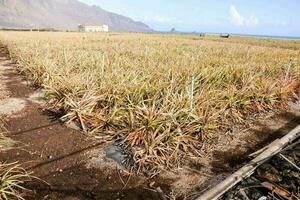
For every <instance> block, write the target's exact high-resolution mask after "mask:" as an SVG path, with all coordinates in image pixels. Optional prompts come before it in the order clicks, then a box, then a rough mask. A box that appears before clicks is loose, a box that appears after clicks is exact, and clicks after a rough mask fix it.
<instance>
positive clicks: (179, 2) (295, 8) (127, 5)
mask: <svg viewBox="0 0 300 200" xmlns="http://www.w3.org/2000/svg"><path fill="white" fill-rule="evenodd" d="M80 1H82V2H84V3H87V4H89V5H97V6H100V7H101V8H103V9H105V10H108V11H111V12H115V13H118V14H121V15H125V16H128V17H131V18H132V19H134V20H136V21H142V22H144V23H146V24H147V25H149V26H150V27H151V28H152V29H154V30H156V31H169V30H171V29H172V28H173V27H174V28H176V30H178V31H182V32H193V31H197V32H215V33H239V34H255V35H271V36H296V37H299V36H300V0H150V1H149V0H148V1H141V0H80Z"/></svg>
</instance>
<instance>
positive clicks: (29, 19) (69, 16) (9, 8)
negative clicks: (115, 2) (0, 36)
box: [0, 0, 152, 32]
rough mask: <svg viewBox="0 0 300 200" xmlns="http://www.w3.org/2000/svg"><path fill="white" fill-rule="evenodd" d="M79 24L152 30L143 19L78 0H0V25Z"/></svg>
mask: <svg viewBox="0 0 300 200" xmlns="http://www.w3.org/2000/svg"><path fill="white" fill-rule="evenodd" d="M80 23H93V24H102V23H104V24H107V25H109V27H110V30H112V31H128V32H150V31H152V30H151V28H149V27H148V26H147V25H146V24H143V23H142V22H136V21H134V20H132V19H130V18H128V17H125V16H122V15H118V14H115V13H111V12H108V11H106V10H104V9H102V8H100V7H98V6H89V5H86V4H84V3H81V2H79V1H77V0H0V27H5V28H55V29H71V30H75V29H76V28H77V26H78V24H80Z"/></svg>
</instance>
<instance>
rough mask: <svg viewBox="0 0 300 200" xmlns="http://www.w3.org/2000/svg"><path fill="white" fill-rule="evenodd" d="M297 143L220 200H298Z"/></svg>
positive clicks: (299, 154) (299, 159)
mask: <svg viewBox="0 0 300 200" xmlns="http://www.w3.org/2000/svg"><path fill="white" fill-rule="evenodd" d="M299 142H300V141H299V140H298V141H296V142H295V145H292V146H291V148H290V149H287V150H285V151H283V152H281V153H280V154H278V155H276V156H275V157H273V158H272V159H271V160H270V161H269V162H267V163H265V164H263V165H262V166H261V167H259V168H258V169H257V171H256V173H255V174H254V175H253V176H251V177H250V178H248V179H246V180H244V181H243V182H242V183H241V184H240V185H238V186H237V187H235V188H233V189H232V190H231V191H229V192H228V193H227V194H226V195H224V196H223V198H222V200H281V199H288V200H299V199H300V144H299Z"/></svg>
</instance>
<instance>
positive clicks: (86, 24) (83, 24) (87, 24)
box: [79, 23, 106, 27]
mask: <svg viewBox="0 0 300 200" xmlns="http://www.w3.org/2000/svg"><path fill="white" fill-rule="evenodd" d="M103 25H106V24H101V23H99V24H96V23H82V24H79V26H81V27H84V26H103Z"/></svg>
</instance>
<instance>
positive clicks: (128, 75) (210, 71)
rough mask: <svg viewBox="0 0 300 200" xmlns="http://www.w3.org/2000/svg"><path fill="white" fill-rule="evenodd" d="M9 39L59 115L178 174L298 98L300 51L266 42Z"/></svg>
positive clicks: (58, 36) (141, 37) (139, 159)
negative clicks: (215, 141) (220, 138)
mask: <svg viewBox="0 0 300 200" xmlns="http://www.w3.org/2000/svg"><path fill="white" fill-rule="evenodd" d="M0 36H1V38H2V42H4V43H5V44H7V45H8V47H9V50H10V53H11V55H12V57H13V59H15V60H16V61H17V63H18V66H19V69H20V71H22V72H23V73H24V74H25V75H26V76H27V77H28V78H29V79H30V80H32V81H33V82H34V84H36V85H42V86H43V87H44V88H46V90H47V97H48V100H49V107H50V108H52V109H54V110H56V111H63V112H64V113H65V116H64V117H63V119H64V120H65V121H75V122H77V123H78V124H80V125H81V126H82V128H83V130H85V131H86V132H89V133H91V134H97V133H106V134H109V135H113V136H119V137H120V136H121V137H122V138H124V140H125V141H126V144H127V145H128V148H129V149H131V151H132V155H133V159H134V160H135V162H136V163H137V164H138V165H139V166H140V167H143V168H144V169H153V167H154V168H156V167H157V166H160V165H164V166H169V167H171V166H173V164H175V163H177V162H178V160H179V159H180V158H181V156H183V155H184V156H188V155H197V153H199V147H200V146H201V144H202V143H203V142H204V141H205V140H207V139H209V138H211V137H212V135H214V134H218V132H220V131H225V130H228V129H230V128H231V127H232V126H233V125H234V124H236V123H243V122H245V119H246V118H247V116H249V115H251V114H253V113H259V112H264V111H267V110H270V109H274V108H279V109H284V108H285V107H286V103H287V102H288V101H289V100H291V99H293V98H296V97H297V96H296V94H295V91H296V89H297V88H298V86H299V80H300V60H299V58H300V52H299V51H298V50H291V49H283V48H273V47H272V45H267V47H264V44H265V43H266V42H265V41H264V40H262V41H261V43H260V45H247V43H246V44H244V43H243V42H242V41H239V42H236V41H235V42H228V41H230V40H226V42H224V41H219V40H218V41H211V40H210V39H204V40H202V39H200V40H198V39H195V36H168V35H147V34H77V33H1V34H0ZM253 41H255V42H256V43H257V42H258V41H257V40H253ZM248 43H249V42H248ZM281 44H282V45H285V41H281ZM298 45H299V42H298V43H297V44H296V46H298Z"/></svg>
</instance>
